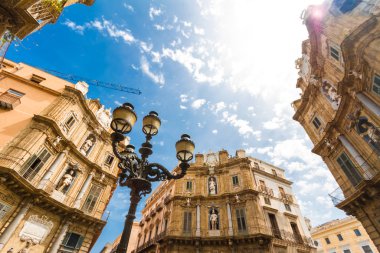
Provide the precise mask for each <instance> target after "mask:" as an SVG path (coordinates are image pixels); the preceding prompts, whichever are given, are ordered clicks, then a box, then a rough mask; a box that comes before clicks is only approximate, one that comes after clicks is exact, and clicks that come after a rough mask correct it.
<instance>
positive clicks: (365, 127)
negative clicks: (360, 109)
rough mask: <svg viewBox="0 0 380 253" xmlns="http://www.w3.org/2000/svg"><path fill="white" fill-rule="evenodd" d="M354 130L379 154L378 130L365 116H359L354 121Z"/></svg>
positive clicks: (379, 136)
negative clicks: (355, 121)
mask: <svg viewBox="0 0 380 253" xmlns="http://www.w3.org/2000/svg"><path fill="white" fill-rule="evenodd" d="M356 131H357V133H358V134H359V135H360V136H361V137H362V138H363V139H364V140H365V141H366V142H367V143H368V144H369V145H370V147H371V148H372V149H373V150H374V151H375V152H376V153H377V154H378V155H380V130H379V129H378V128H376V127H375V125H374V124H373V123H372V122H370V121H369V120H368V118H367V117H365V116H360V117H359V119H358V121H357V123H356Z"/></svg>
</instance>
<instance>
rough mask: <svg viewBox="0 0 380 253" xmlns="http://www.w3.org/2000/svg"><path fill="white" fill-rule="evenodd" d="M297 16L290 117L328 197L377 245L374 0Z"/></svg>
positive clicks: (378, 56)
mask: <svg viewBox="0 0 380 253" xmlns="http://www.w3.org/2000/svg"><path fill="white" fill-rule="evenodd" d="M303 21H304V23H305V25H306V27H307V29H308V32H309V39H308V40H306V41H304V42H303V43H302V58H299V59H298V60H297V61H296V67H297V68H298V69H299V76H300V77H299V78H298V81H297V88H300V89H301V98H300V99H298V100H296V101H294V103H293V107H294V109H295V115H294V119H295V120H296V121H298V122H299V123H300V124H301V125H302V126H303V127H304V129H305V131H306V133H307V134H308V135H309V137H310V139H311V141H312V142H313V144H314V148H313V150H312V151H313V152H314V153H316V154H318V155H320V156H321V157H322V159H323V160H324V162H325V163H326V164H327V166H328V168H329V169H330V171H331V173H332V174H333V176H334V178H335V180H336V181H337V183H338V184H339V186H340V187H339V188H338V189H336V190H335V191H334V192H332V193H331V194H330V196H331V198H332V200H333V202H334V204H335V205H336V206H337V207H338V208H340V209H342V210H344V211H345V212H346V213H347V214H349V215H353V216H355V217H356V218H357V219H358V220H359V221H360V222H361V223H362V224H363V226H364V228H365V229H366V230H367V232H368V234H369V236H370V237H371V239H372V240H373V242H374V244H375V245H376V246H377V247H380V128H379V127H380V37H379V35H380V2H379V1H375V0H368V1H350V0H343V1H342V0H328V1H325V2H324V3H323V4H321V5H317V6H310V7H309V8H308V9H307V10H306V11H305V12H304V13H303Z"/></svg>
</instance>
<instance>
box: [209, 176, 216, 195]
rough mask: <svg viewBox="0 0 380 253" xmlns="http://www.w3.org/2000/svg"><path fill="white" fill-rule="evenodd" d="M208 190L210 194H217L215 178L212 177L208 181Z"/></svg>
mask: <svg viewBox="0 0 380 253" xmlns="http://www.w3.org/2000/svg"><path fill="white" fill-rule="evenodd" d="M208 190H209V193H210V194H213V195H214V194H216V180H215V178H214V177H210V179H209V181H208Z"/></svg>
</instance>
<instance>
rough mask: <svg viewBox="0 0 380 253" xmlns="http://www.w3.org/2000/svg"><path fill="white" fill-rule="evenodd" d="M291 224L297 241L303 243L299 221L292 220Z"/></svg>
mask: <svg viewBox="0 0 380 253" xmlns="http://www.w3.org/2000/svg"><path fill="white" fill-rule="evenodd" d="M290 226H291V227H292V231H293V234H294V237H295V238H296V240H297V242H298V243H303V240H302V236H301V234H300V231H299V230H298V226H297V223H295V222H290Z"/></svg>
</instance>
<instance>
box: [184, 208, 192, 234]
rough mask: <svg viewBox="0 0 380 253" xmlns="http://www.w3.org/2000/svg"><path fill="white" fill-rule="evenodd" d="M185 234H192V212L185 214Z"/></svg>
mask: <svg viewBox="0 0 380 253" xmlns="http://www.w3.org/2000/svg"><path fill="white" fill-rule="evenodd" d="M183 232H185V233H190V232H191V212H184V215H183Z"/></svg>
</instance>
